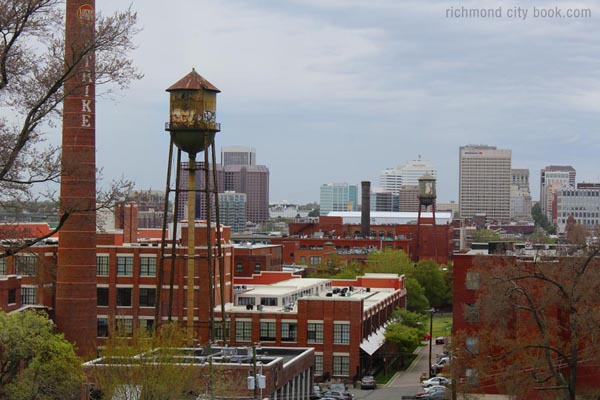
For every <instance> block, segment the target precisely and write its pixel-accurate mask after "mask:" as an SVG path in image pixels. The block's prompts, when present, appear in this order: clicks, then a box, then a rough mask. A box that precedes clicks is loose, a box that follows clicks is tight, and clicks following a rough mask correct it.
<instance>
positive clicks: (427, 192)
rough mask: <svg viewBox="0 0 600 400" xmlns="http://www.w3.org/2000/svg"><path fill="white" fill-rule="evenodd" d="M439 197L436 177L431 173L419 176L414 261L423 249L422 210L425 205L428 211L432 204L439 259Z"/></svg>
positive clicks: (417, 259)
mask: <svg viewBox="0 0 600 400" xmlns="http://www.w3.org/2000/svg"><path fill="white" fill-rule="evenodd" d="M436 197H437V194H436V187H435V178H434V177H433V176H432V175H430V174H425V175H423V176H421V177H420V178H419V194H418V199H419V214H418V217H417V243H416V246H415V253H414V255H413V260H414V262H415V263H416V262H418V261H419V257H420V254H419V252H420V250H421V240H422V237H421V225H422V222H423V221H422V220H421V212H422V211H423V207H425V211H427V207H429V206H431V211H432V214H433V237H434V246H435V250H436V254H435V258H436V261H437V240H436V238H435V199H436Z"/></svg>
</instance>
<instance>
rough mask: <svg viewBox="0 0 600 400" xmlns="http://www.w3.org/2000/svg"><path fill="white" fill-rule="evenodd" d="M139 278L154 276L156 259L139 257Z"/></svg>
mask: <svg viewBox="0 0 600 400" xmlns="http://www.w3.org/2000/svg"><path fill="white" fill-rule="evenodd" d="M140 276H156V258H154V257H140Z"/></svg>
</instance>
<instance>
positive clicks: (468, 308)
mask: <svg viewBox="0 0 600 400" xmlns="http://www.w3.org/2000/svg"><path fill="white" fill-rule="evenodd" d="M465 321H467V322H471V323H475V322H479V306H478V305H477V304H465Z"/></svg>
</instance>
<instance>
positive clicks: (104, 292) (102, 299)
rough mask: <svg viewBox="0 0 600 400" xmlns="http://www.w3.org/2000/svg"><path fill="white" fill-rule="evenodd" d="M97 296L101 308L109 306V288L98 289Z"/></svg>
mask: <svg viewBox="0 0 600 400" xmlns="http://www.w3.org/2000/svg"><path fill="white" fill-rule="evenodd" d="M96 296H97V298H98V303H97V304H98V305H99V306H100V307H106V306H108V288H107V287H99V288H96Z"/></svg>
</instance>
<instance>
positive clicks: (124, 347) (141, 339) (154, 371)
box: [88, 323, 198, 400]
mask: <svg viewBox="0 0 600 400" xmlns="http://www.w3.org/2000/svg"><path fill="white" fill-rule="evenodd" d="M186 343H187V333H186V330H185V329H183V328H182V327H181V326H179V325H177V323H169V324H164V325H162V326H161V327H160V328H159V329H158V332H156V333H154V331H152V332H147V331H146V330H139V331H137V332H136V333H135V335H134V336H133V338H127V337H120V335H118V332H117V334H113V335H111V338H110V339H109V341H108V343H107V344H106V346H105V348H104V351H103V355H104V359H103V364H104V366H93V367H91V368H90V371H89V373H88V374H89V376H91V378H92V380H93V382H94V384H95V385H96V386H97V387H98V388H99V389H100V390H101V391H102V393H103V394H104V398H108V399H111V398H113V396H115V394H116V395H119V396H122V397H123V396H125V397H126V396H127V393H125V392H126V391H129V392H131V391H132V390H133V391H135V392H136V393H138V394H137V395H139V397H136V399H137V398H139V399H140V400H154V399H156V400H170V399H181V398H184V396H185V395H187V394H188V393H191V392H194V391H197V390H198V388H197V387H195V385H194V366H193V364H185V363H181V362H178V361H180V356H181V355H182V354H181V350H180V349H181V348H183V347H186ZM132 388H133V389H132Z"/></svg>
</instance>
